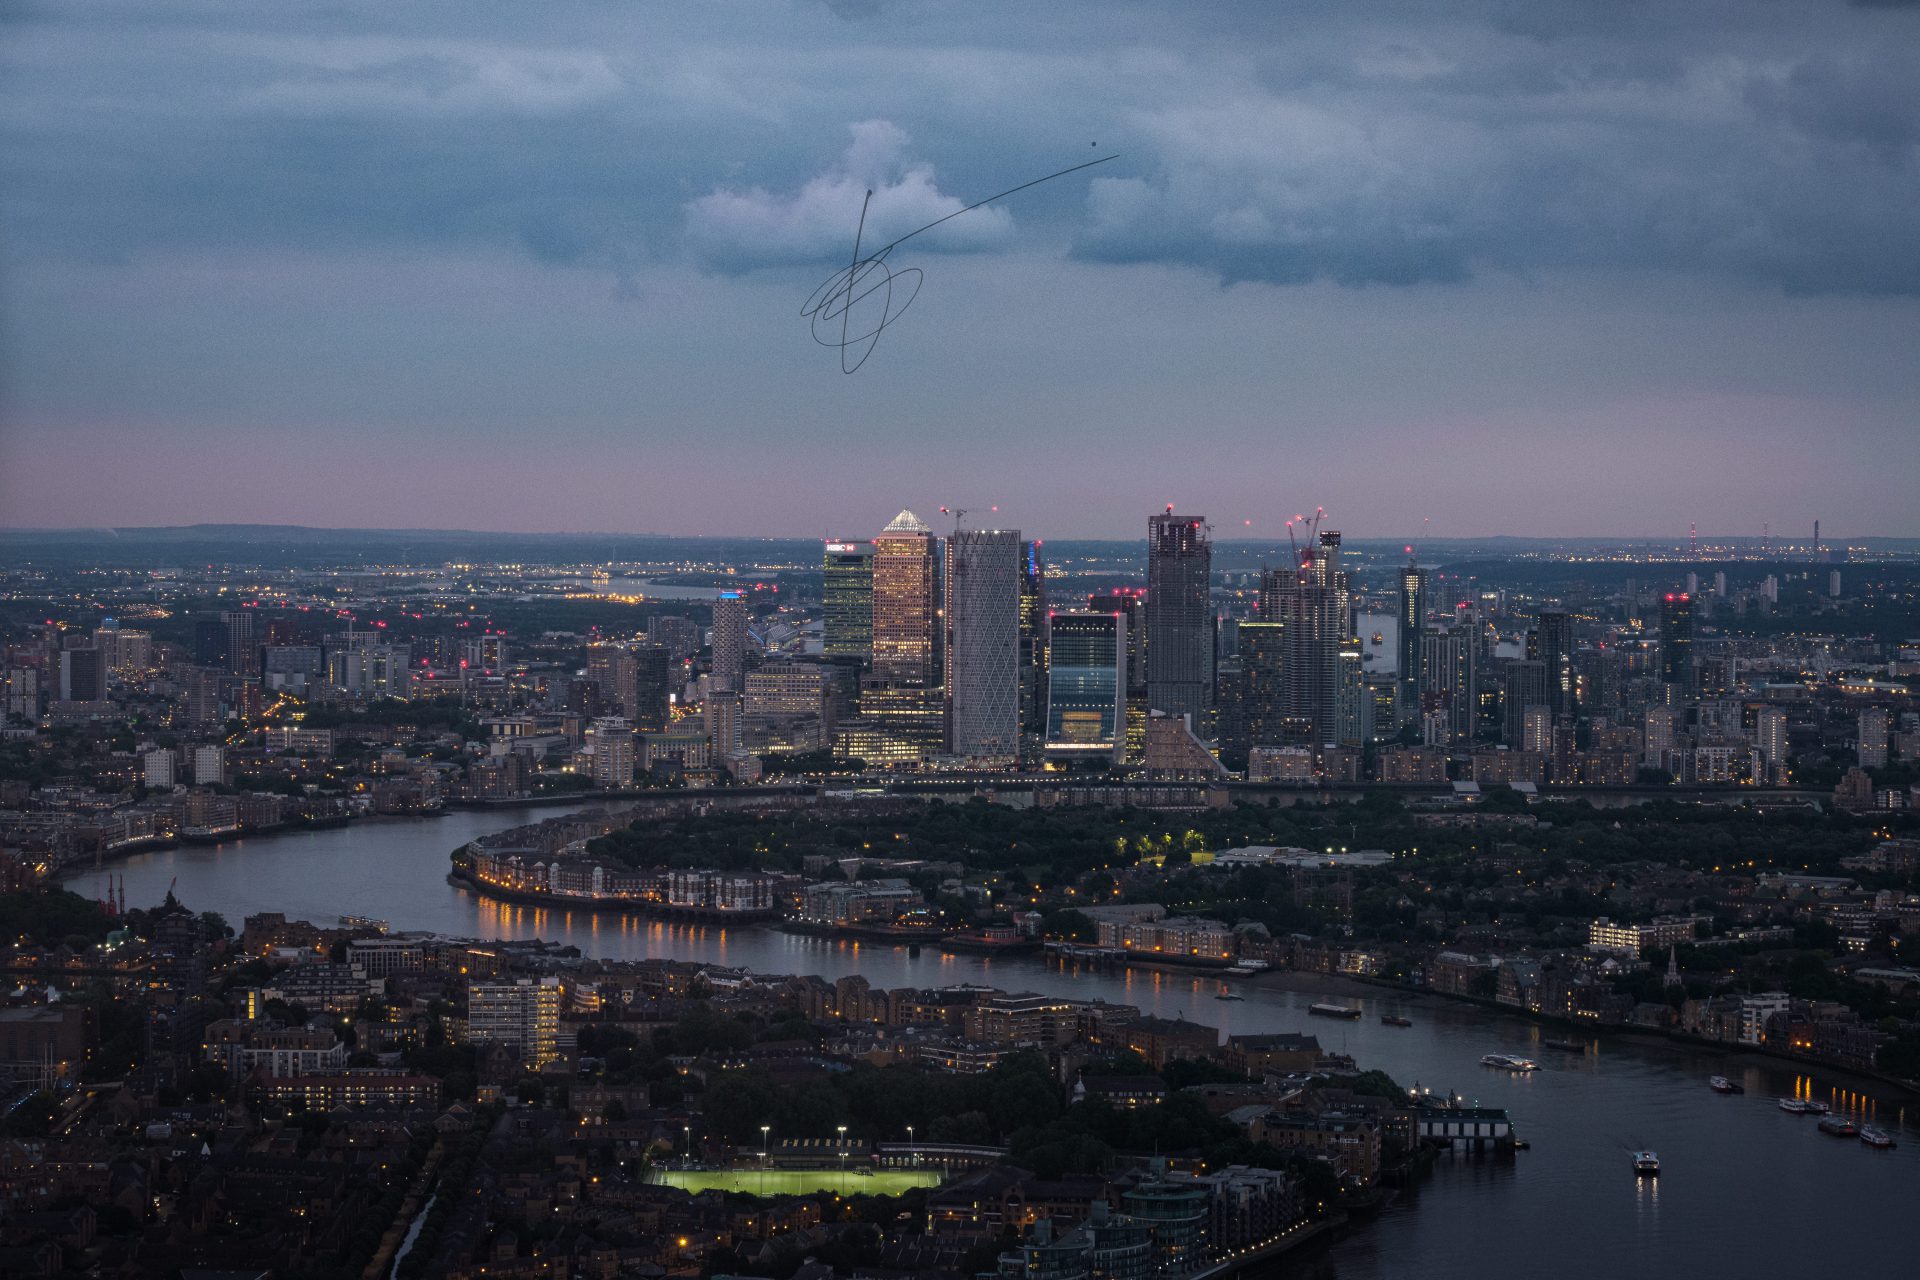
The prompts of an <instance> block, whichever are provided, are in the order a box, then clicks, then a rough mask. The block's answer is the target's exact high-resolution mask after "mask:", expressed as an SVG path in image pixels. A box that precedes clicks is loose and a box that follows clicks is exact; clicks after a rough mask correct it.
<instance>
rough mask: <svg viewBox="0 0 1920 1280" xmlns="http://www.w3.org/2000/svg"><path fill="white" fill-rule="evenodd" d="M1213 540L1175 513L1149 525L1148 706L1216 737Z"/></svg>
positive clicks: (1201, 522)
mask: <svg viewBox="0 0 1920 1280" xmlns="http://www.w3.org/2000/svg"><path fill="white" fill-rule="evenodd" d="M1212 582H1213V538H1212V534H1211V532H1210V531H1209V530H1208V527H1207V522H1206V517H1205V516H1182V515H1175V514H1174V512H1173V508H1172V507H1168V508H1167V510H1166V511H1165V512H1164V513H1163V514H1160V515H1156V516H1154V517H1152V518H1151V519H1150V520H1149V521H1148V522H1147V701H1148V703H1149V704H1150V705H1151V708H1152V709H1153V710H1155V711H1162V712H1165V713H1166V714H1167V715H1170V716H1182V715H1184V716H1190V717H1192V724H1193V731H1194V732H1195V733H1196V734H1198V735H1200V736H1201V737H1207V736H1209V735H1210V734H1211V733H1212V732H1213V708H1214V696H1213V680H1214V661H1213V660H1214V648H1213V588H1212Z"/></svg>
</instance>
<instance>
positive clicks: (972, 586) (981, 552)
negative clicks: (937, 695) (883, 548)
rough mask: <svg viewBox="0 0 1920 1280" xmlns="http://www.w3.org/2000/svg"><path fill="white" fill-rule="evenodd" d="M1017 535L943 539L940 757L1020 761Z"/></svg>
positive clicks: (993, 532) (961, 532)
mask: <svg viewBox="0 0 1920 1280" xmlns="http://www.w3.org/2000/svg"><path fill="white" fill-rule="evenodd" d="M1023 550H1024V548H1023V546H1022V544H1021V541H1020V534H1019V531H1018V530H1014V529H956V530H955V531H954V534H953V536H952V537H950V538H948V539H947V560H946V581H945V585H946V627H947V630H946V634H947V644H946V676H947V732H948V744H947V745H948V750H949V751H951V752H952V753H953V754H954V755H956V756H960V757H962V758H964V759H968V760H977V761H981V762H996V763H1004V764H1011V763H1013V761H1014V759H1015V758H1016V757H1017V756H1018V755H1019V753H1020V580H1021V561H1022V559H1023V558H1024V557H1023V555H1022V551H1023Z"/></svg>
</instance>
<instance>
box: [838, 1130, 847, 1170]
mask: <svg viewBox="0 0 1920 1280" xmlns="http://www.w3.org/2000/svg"><path fill="white" fill-rule="evenodd" d="M836 1127H837V1128H838V1129H839V1130H840V1172H841V1174H842V1175H844V1174H845V1173H846V1171H847V1126H845V1125H838V1126H836Z"/></svg>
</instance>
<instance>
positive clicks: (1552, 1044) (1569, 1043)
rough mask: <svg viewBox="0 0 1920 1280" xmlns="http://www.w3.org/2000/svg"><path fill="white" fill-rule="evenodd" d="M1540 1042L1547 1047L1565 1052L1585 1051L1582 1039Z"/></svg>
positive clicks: (1585, 1045) (1584, 1043)
mask: <svg viewBox="0 0 1920 1280" xmlns="http://www.w3.org/2000/svg"><path fill="white" fill-rule="evenodd" d="M1540 1043H1541V1044H1543V1045H1545V1046H1547V1048H1549V1049H1561V1050H1564V1051H1566V1052H1567V1053H1585V1052H1586V1051H1587V1044H1586V1041H1584V1040H1542V1041H1541V1042H1540Z"/></svg>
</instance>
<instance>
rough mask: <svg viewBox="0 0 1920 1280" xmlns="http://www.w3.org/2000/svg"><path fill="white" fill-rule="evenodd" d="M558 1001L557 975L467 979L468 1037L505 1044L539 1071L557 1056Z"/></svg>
mask: <svg viewBox="0 0 1920 1280" xmlns="http://www.w3.org/2000/svg"><path fill="white" fill-rule="evenodd" d="M560 1002H561V988H560V979H558V978H518V979H515V980H514V981H512V982H469V983H468V984H467V1039H468V1040H469V1041H471V1042H472V1043H474V1044H503V1045H506V1046H507V1047H508V1048H510V1049H512V1050H514V1051H515V1052H516V1053H518V1054H519V1055H520V1062H521V1065H523V1066H524V1067H526V1068H527V1069H528V1070H530V1071H538V1070H540V1069H541V1068H542V1067H545V1066H546V1065H547V1064H548V1063H550V1062H553V1061H554V1060H556V1059H557V1058H559V1056H560Z"/></svg>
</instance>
